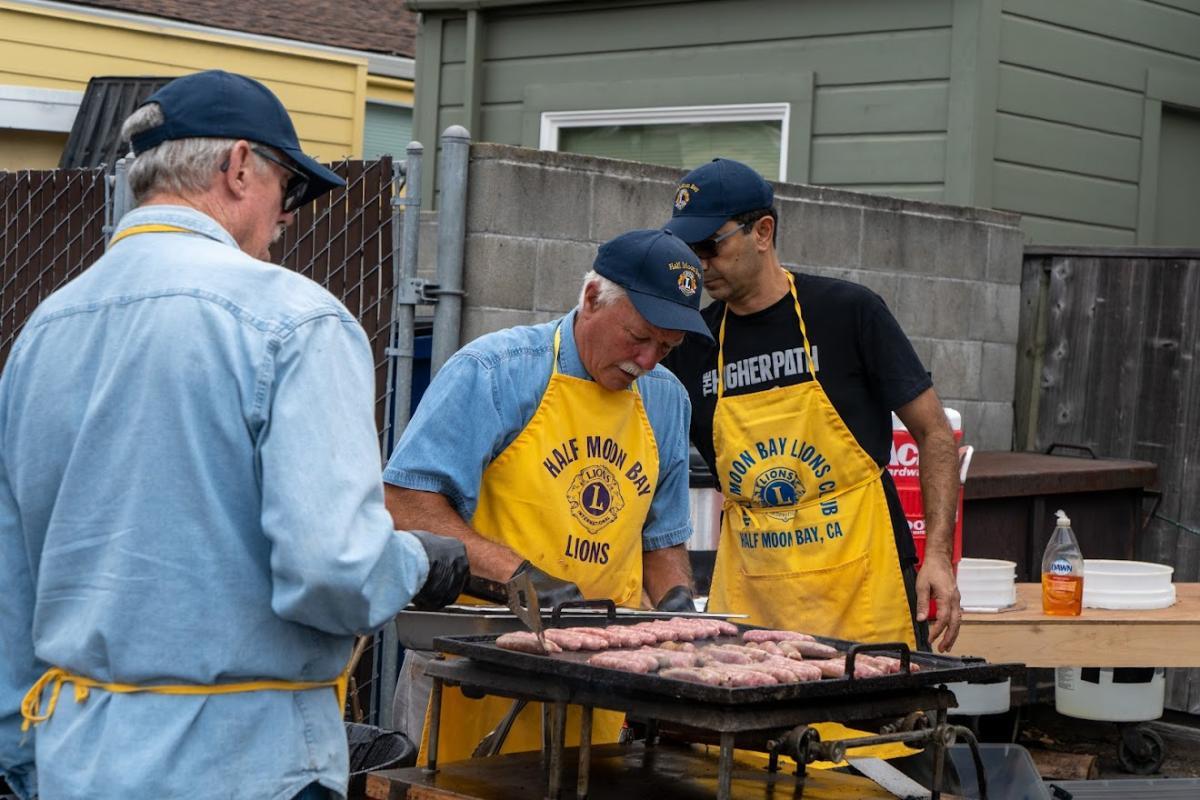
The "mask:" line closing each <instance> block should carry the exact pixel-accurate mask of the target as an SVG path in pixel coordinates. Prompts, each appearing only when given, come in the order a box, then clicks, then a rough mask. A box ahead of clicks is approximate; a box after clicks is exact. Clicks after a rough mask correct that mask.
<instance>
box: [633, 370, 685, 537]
mask: <svg viewBox="0 0 1200 800" xmlns="http://www.w3.org/2000/svg"><path fill="white" fill-rule="evenodd" d="M660 376H661V377H660ZM650 381H653V383H650V385H648V386H647V387H646V391H645V399H646V404H647V408H646V416H647V417H648V418H649V420H650V425H651V428H652V429H653V430H654V439H655V442H656V443H657V444H658V487H657V488H656V489H655V492H654V498H653V499H652V500H651V502H650V511H649V513H648V514H647V515H646V524H645V527H644V528H643V529H642V549H643V550H661V549H662V548H664V547H674V546H676V545H680V544H683V543H684V542H686V541H687V540H688V539H689V538H690V537H691V535H692V523H691V518H690V516H689V514H688V441H687V436H688V426H689V425H690V424H691V415H692V407H691V403H690V402H689V401H688V398H687V393H686V392H684V390H683V386H682V384H680V383H679V381H678V380H677V379H676V378H675V377H674V376H673V375H670V374H668V373H666V371H665V370H659V371H656V373H655V375H654V376H653V377H651V378H649V379H647V382H648V383H649V382H650Z"/></svg>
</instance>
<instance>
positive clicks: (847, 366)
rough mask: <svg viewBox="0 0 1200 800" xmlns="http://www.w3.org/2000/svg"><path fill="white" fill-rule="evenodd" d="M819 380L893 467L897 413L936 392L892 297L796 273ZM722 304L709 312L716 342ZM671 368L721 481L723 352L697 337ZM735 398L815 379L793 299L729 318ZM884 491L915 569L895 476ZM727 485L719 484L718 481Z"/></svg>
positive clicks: (676, 353) (877, 455)
mask: <svg viewBox="0 0 1200 800" xmlns="http://www.w3.org/2000/svg"><path fill="white" fill-rule="evenodd" d="M794 277H795V280H796V295H797V297H798V298H799V300H800V309H801V311H802V312H803V314H804V324H805V327H806V328H807V330H808V341H809V346H810V347H811V348H812V354H813V361H814V362H815V364H816V372H817V376H818V377H819V378H820V380H821V386H822V387H823V388H824V389H825V392H826V394H827V395H828V396H829V399H830V401H831V402H832V403H833V406H834V408H836V409H837V412H838V414H839V415H840V416H841V418H842V420H843V421H844V422H845V423H846V426H847V427H848V428H849V429H850V432H851V433H853V434H854V437H855V438H856V439H857V440H858V443H859V444H860V445H861V446H862V448H863V450H865V451H866V452H867V453H868V454H869V455H870V456H871V457H872V458H874V459H875V462H876V463H877V464H879V466H880V467H883V466H884V465H886V464H887V462H888V458H889V457H890V455H891V447H892V419H891V413H890V412H891V411H893V410H895V409H897V408H900V407H901V406H903V405H905V404H906V403H908V402H909V401H911V400H913V399H914V398H916V396H917V395H919V394H921V392H923V391H925V390H926V389H928V388H929V387H930V386H932V385H933V382H932V380H931V379H930V377H929V373H928V372H927V371H926V369H925V367H924V365H922V364H921V359H920V358H919V357H918V356H917V354H916V352H914V351H913V348H912V344H911V343H910V342H909V341H908V337H907V336H905V335H904V331H903V330H901V328H900V324H899V323H898V322H896V318H895V317H893V316H892V313H891V312H890V311H889V310H888V308H887V305H886V304H885V303H884V302H883V298H881V297H880V296H879V295H877V294H875V293H874V292H872V291H871V290H870V289H867V288H865V287H863V286H860V285H858V284H856V283H850V282H848V281H842V280H837V279H835V278H823V277H818V276H815V275H803V274H799V273H794ZM724 310H725V304H724V303H723V302H720V301H718V302H714V303H712V304H711V305H709V306H708V307H707V308H705V309H704V310H703V311H702V313H703V315H704V319H705V321H706V322H707V323H708V327H709V330H711V331H712V334H713V338H714V339H716V338H717V336H718V331H720V328H721V316H722V314H723V312H724ZM663 365H664V366H666V367H667V368H668V369H670V370H671V371H672V372H674V373H675V375H677V376H678V377H679V380H680V381H682V382H683V385H684V386H685V387H687V391H688V395H689V397H690V398H691V401H692V428H691V439H692V444H693V445H695V447H696V449H697V450H698V451H699V452H700V455H701V456H702V457H703V458H704V461H705V463H706V464H707V465H708V468H709V471H710V472H712V474H713V475H717V470H716V464H715V460H716V459H715V456H714V453H713V440H712V420H713V412H714V410H715V409H716V402H717V380H716V378H717V345H716V344H715V343H710V342H708V341H707V340H705V339H703V338H702V337H700V336H697V335H695V334H688V336H687V338H686V339H685V340H684V343H683V344H682V345H681V346H680V347H677V348H675V350H673V351H672V352H671V353H670V354H669V355H668V356H667V358H666V359H664V360H663ZM725 374H726V377H727V380H726V384H725V392H726V395H727V396H734V395H739V394H746V393H748V392H758V391H762V390H764V389H769V388H772V387H775V386H791V385H794V384H797V383H803V382H805V381H809V380H812V374H811V373H810V371H809V370H808V364H807V358H806V357H805V355H804V344H803V339H802V338H801V336H800V325H799V322H798V321H797V319H796V311H795V306H794V305H793V303H792V296H791V294H790V293H788V294H786V295H784V296H783V298H781V299H780V300H779V302H777V303H775V304H774V305H771V306H769V307H768V308H764V309H763V310H761V311H756V312H755V313H753V314H747V315H745V316H738V315H736V314H732V313H731V314H729V317H728V319H727V321H726V323H725ZM883 477H884V481H883V484H884V492H885V494H886V496H887V500H888V508H889V510H890V511H891V515H892V527H893V529H894V531H895V533H896V548H897V550H898V552H899V554H900V558H901V560H902V561H915V559H916V555H915V551H914V549H913V543H912V537H911V536H910V535H909V532H908V524H907V523H906V522H905V519H904V512H903V510H902V509H901V508H900V500H899V497H898V496H897V495H896V488H895V486H894V485H893V483H892V480H891V476H890V475H888V474H887V472H886V471H885V472H884V476H883ZM718 484H719V476H718Z"/></svg>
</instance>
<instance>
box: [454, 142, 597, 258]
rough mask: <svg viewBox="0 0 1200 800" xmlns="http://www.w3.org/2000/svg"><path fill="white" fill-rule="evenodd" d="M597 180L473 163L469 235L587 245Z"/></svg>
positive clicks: (581, 175)
mask: <svg viewBox="0 0 1200 800" xmlns="http://www.w3.org/2000/svg"><path fill="white" fill-rule="evenodd" d="M591 183H592V176H591V175H590V174H589V173H584V172H568V171H566V170H549V169H544V168H539V167H535V166H526V165H523V164H514V163H510V162H503V161H473V162H472V163H471V172H470V178H469V187H468V193H467V232H468V233H506V234H509V235H513V236H528V237H535V238H536V237H543V238H555V239H580V240H583V239H587V238H588V236H589V233H590V229H591V219H592V208H591Z"/></svg>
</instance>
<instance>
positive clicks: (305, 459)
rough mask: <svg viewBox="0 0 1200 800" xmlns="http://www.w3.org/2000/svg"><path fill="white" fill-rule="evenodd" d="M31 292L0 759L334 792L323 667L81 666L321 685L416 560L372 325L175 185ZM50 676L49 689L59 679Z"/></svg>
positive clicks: (14, 371)
mask: <svg viewBox="0 0 1200 800" xmlns="http://www.w3.org/2000/svg"><path fill="white" fill-rule="evenodd" d="M147 223H166V224H170V225H178V226H182V227H185V228H187V229H188V230H189V231H194V233H148V234H142V235H137V236H133V237H130V238H129V239H126V240H123V241H121V242H118V243H117V244H115V245H113V247H112V249H111V251H110V252H109V253H108V254H106V255H105V256H104V257H103V258H101V259H100V260H99V261H97V262H96V263H95V264H94V265H93V266H92V267H91V268H90V269H88V270H87V271H86V272H84V273H83V274H82V275H81V276H80V277H79V278H77V279H76V280H74V281H72V282H71V283H70V284H69V285H67V286H66V287H64V288H63V289H62V290H60V291H58V292H56V293H55V294H53V295H52V296H51V297H50V298H48V299H47V300H46V301H45V302H43V303H42V304H41V306H39V307H38V309H37V310H36V311H35V313H34V314H33V316H32V317H31V318H30V319H29V321H28V323H26V325H25V328H24V330H23V331H22V333H21V336H20V337H19V339H18V340H17V342H16V344H15V346H14V347H13V350H12V352H11V354H10V355H9V358H8V362H7V364H6V365H5V368H4V373H3V377H2V378H0V587H2V588H0V592H2V594H3V599H2V601H0V642H2V643H3V646H2V650H0V770H2V771H3V774H4V776H5V778H6V779H7V780H8V781H9V783H10V784H11V785H13V787H14V788H15V789H16V790H17V791H18V792H19V793H20V794H22V795H23V796H26V797H27V796H29V795H31V794H32V793H33V791H34V790H35V786H36V785H35V782H34V781H35V778H34V771H33V762H34V757H35V749H36V763H37V766H38V770H37V772H38V776H37V780H38V781H40V789H41V794H42V796H43V797H46V798H89V799H90V800H95V799H96V798H109V797H111V798H134V797H139V798H141V797H146V798H149V797H164V798H165V797H188V798H214V800H215V798H222V799H223V800H225V799H227V798H255V800H258V799H259V798H287V797H291V796H292V795H294V794H295V793H297V792H298V791H300V790H301V789H302V788H303V787H304V786H306V785H307V784H309V783H310V782H312V781H319V782H320V783H321V784H323V785H325V786H327V787H329V788H330V789H333V790H335V791H339V792H344V791H345V788H346V781H347V770H348V762H347V759H348V756H347V748H346V737H345V733H344V728H343V725H342V714H341V710H340V709H339V708H338V707H337V703H336V702H335V700H334V692H333V690H332V689H317V690H310V691H298V692H291V691H258V692H250V693H242V694H227V695H208V696H177V695H160V694H111V693H109V692H106V691H103V690H98V689H93V690H92V691H91V694H90V696H89V697H88V698H87V699H86V701H84V702H81V703H77V702H76V701H75V699H74V695H73V692H72V689H71V687H70V686H67V687H66V688H65V689H64V691H63V692H62V695H61V697H60V698H59V702H58V708H57V711H56V712H55V714H54V715H53V716H52V717H51V718H50V719H49V720H48V721H47V722H44V723H42V724H41V725H39V726H37V727H36V728H35V729H34V733H31V734H30V735H29V736H28V738H27V740H26V741H24V742H22V735H21V732H20V723H21V715H20V703H21V698H22V696H23V695H24V694H25V692H26V690H27V689H29V687H30V686H31V685H32V684H33V682H34V681H35V680H36V679H37V678H38V677H39V676H40V675H41V673H42V672H43V671H44V670H45V669H46V668H47V666H48V665H56V666H59V667H63V668H65V669H68V670H71V671H73V672H75V673H78V674H81V675H85V676H88V677H91V678H95V679H98V680H103V681H111V682H119V683H129V684H155V683H194V684H218V683H230V682H240V681H246V680H254V679H281V680H289V681H320V680H328V679H330V678H333V677H334V676H336V675H338V673H339V672H340V671H341V670H342V669H343V667H345V665H346V662H347V660H348V658H349V656H350V651H351V647H352V645H353V641H354V639H353V637H354V635H355V634H356V633H363V632H367V631H370V630H372V629H373V628H376V627H378V626H380V625H382V624H383V623H385V622H387V621H388V620H389V619H390V618H391V617H392V615H394V614H395V613H396V612H397V611H399V610H400V609H401V608H403V607H404V606H405V604H406V603H407V602H408V601H409V599H410V598H411V596H412V595H413V594H414V593H415V592H416V591H417V590H418V589H419V588H420V586H421V585H422V583H423V582H424V580H425V577H426V574H427V572H428V569H429V566H428V561H427V560H426V558H425V554H424V550H423V548H422V547H421V545H420V543H419V542H418V541H417V540H416V539H415V538H414V537H412V536H411V535H409V534H407V533H397V532H395V531H393V530H392V523H391V518H390V516H389V515H388V513H387V510H386V509H385V508H384V504H383V485H382V482H381V480H380V468H379V464H380V462H379V450H378V445H377V439H376V431H375V422H374V414H373V398H374V395H375V385H374V368H373V365H372V358H371V353H370V349H369V347H368V343H367V340H366V337H365V335H364V334H363V331H362V328H361V327H360V326H359V324H358V323H357V322H356V321H355V319H354V318H353V317H352V316H351V315H350V313H349V312H348V311H347V310H346V309H345V307H344V306H342V304H341V303H339V302H338V301H337V300H336V299H335V298H334V297H333V296H332V295H330V294H329V293H328V292H326V291H325V290H324V289H322V288H321V287H320V286H318V285H317V284H315V283H313V282H312V281H310V280H308V279H307V278H304V277H301V276H300V275H297V274H296V273H294V272H291V271H290V270H287V269H284V268H282V267H278V266H273V265H271V264H267V263H264V262H261V261H258V260H256V259H253V258H251V257H250V256H248V255H246V254H245V253H243V252H241V251H240V250H238V249H237V246H236V244H235V242H234V240H233V238H232V237H231V236H230V235H229V234H228V233H227V232H226V231H225V230H224V229H222V228H221V227H220V226H219V225H218V224H217V223H216V222H215V221H213V220H212V219H211V218H209V217H207V216H205V215H203V214H200V213H198V212H196V211H193V210H190V209H186V208H181V207H174V206H149V207H145V208H141V209H138V210H135V211H133V212H132V213H130V214H128V215H127V216H126V217H125V218H124V219H123V220H122V223H121V228H122V229H124V228H127V227H130V226H133V225H140V224H147ZM48 694H49V693H48V692H47V699H48Z"/></svg>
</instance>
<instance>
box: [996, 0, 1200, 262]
mask: <svg viewBox="0 0 1200 800" xmlns="http://www.w3.org/2000/svg"><path fill="white" fill-rule="evenodd" d="M1155 74H1158V75H1161V76H1163V78H1161V79H1160V83H1164V85H1165V82H1166V81H1169V80H1170V79H1174V80H1170V82H1171V83H1172V84H1173V87H1172V88H1170V89H1166V90H1164V92H1161V94H1163V97H1159V98H1156V97H1154V96H1153V95H1154V94H1155V92H1154V91H1153V90H1152V89H1149V88H1148V87H1150V86H1151V81H1152V78H1151V76H1152V75H1155ZM998 75H999V90H998V93H997V109H996V111H997V113H996V135H995V142H996V147H995V163H994V166H993V182H994V186H995V191H994V194H993V205H994V207H995V208H998V209H1002V210H1005V211H1015V212H1017V213H1019V214H1021V215H1022V226H1023V227H1024V229H1025V230H1026V232H1027V233H1028V234H1029V236H1030V238H1031V239H1032V240H1033V241H1035V242H1039V243H1047V244H1096V245H1100V244H1112V245H1121V244H1135V243H1137V244H1160V243H1163V242H1158V241H1156V236H1155V233H1154V231H1155V230H1157V227H1156V225H1155V214H1156V211H1155V209H1156V207H1157V205H1158V201H1157V197H1158V193H1157V191H1156V188H1155V186H1154V185H1153V184H1154V180H1153V178H1154V175H1153V174H1151V175H1147V173H1148V172H1149V173H1157V172H1158V171H1159V170H1160V169H1161V165H1160V164H1159V160H1158V156H1157V153H1158V149H1159V140H1160V131H1159V129H1160V127H1161V126H1160V121H1161V118H1162V108H1161V105H1162V103H1164V102H1165V103H1167V107H1168V109H1170V108H1171V107H1172V105H1180V106H1181V107H1183V108H1187V107H1189V103H1191V102H1200V98H1198V99H1195V100H1193V99H1192V98H1190V97H1189V95H1190V94H1191V92H1189V90H1188V89H1187V86H1188V84H1190V85H1191V86H1194V87H1196V92H1197V93H1200V2H1187V1H1186V0H1175V1H1174V2H1171V3H1167V4H1164V3H1156V2H1147V1H1146V0H1091V1H1090V2H1088V3H1086V4H1078V3H1077V4H1072V3H1048V2H1044V0H1004V2H1003V17H1002V21H1001V36H1000V58H999V73H998ZM1168 76H1169V78H1168ZM1175 87H1183V88H1175ZM1156 103H1157V104H1158V106H1157V107H1154V104H1156ZM1172 144H1173V146H1174V147H1175V149H1176V150H1178V149H1179V148H1178V145H1176V144H1175V143H1174V141H1173V140H1172ZM1195 144H1196V147H1198V148H1200V141H1197V142H1196V143H1195ZM1147 217H1148V218H1147ZM1139 231H1140V232H1139ZM1196 236H1197V238H1196V240H1195V241H1193V242H1191V244H1193V245H1200V231H1198V232H1197V234H1196Z"/></svg>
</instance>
